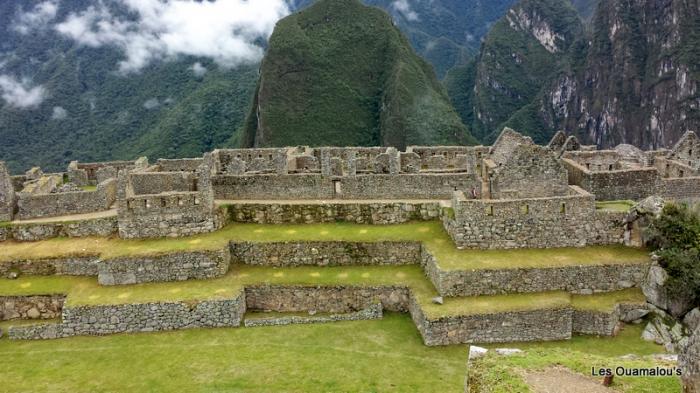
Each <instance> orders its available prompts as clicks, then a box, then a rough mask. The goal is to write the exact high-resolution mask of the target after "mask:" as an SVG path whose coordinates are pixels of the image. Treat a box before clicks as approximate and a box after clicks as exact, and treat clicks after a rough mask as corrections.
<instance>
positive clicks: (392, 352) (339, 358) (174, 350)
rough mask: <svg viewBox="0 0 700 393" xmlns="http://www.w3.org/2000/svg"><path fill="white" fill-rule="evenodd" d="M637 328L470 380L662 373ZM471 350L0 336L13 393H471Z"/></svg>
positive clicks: (363, 324) (392, 336) (306, 337)
mask: <svg viewBox="0 0 700 393" xmlns="http://www.w3.org/2000/svg"><path fill="white" fill-rule="evenodd" d="M642 328H643V325H637V326H634V325H631V326H627V327H626V328H625V329H623V330H622V332H621V333H620V335H618V336H617V337H612V338H607V337H606V338H598V337H594V336H575V337H574V338H572V339H571V340H568V341H556V342H544V343H513V344H494V345H489V346H488V347H491V348H499V347H500V348H503V347H509V348H513V347H517V348H521V349H523V350H525V351H526V352H525V354H524V355H518V356H513V357H507V358H506V357H492V356H489V357H487V358H485V359H484V360H483V361H481V362H478V363H474V366H473V369H472V371H471V375H472V376H476V377H479V378H480V379H479V381H480V382H482V383H487V384H488V385H489V387H490V389H491V391H493V392H526V391H528V390H526V389H527V388H526V387H524V385H523V383H522V380H521V378H520V377H519V374H518V372H519V370H524V369H531V370H537V369H543V368H546V367H548V366H550V365H556V364H560V365H564V366H566V367H569V368H570V369H572V370H575V371H577V372H579V373H582V374H584V375H585V374H586V373H590V367H591V366H614V365H620V364H622V365H636V366H643V367H653V366H655V365H657V364H658V361H656V360H653V359H652V358H651V357H646V356H645V357H642V358H640V359H639V360H633V361H629V360H622V359H620V358H619V356H621V355H625V354H629V353H633V354H636V355H639V356H644V355H649V354H652V353H662V352H663V349H662V348H661V347H660V346H657V345H655V344H653V343H648V342H645V341H642V340H641V339H640V338H639V336H640V335H641V330H642ZM466 356H467V346H466V345H452V346H444V347H427V346H425V345H423V342H422V341H421V338H420V336H419V334H418V332H417V330H416V329H415V326H414V325H413V322H412V321H411V320H410V318H409V317H408V316H407V315H405V314H394V313H387V314H385V316H384V318H383V319H381V320H372V321H355V322H337V323H332V324H316V325H289V326H275V327H256V328H236V329H227V328H223V329H192V330H182V331H175V332H161V333H141V334H129V335H127V334H120V335H112V336H105V337H74V338H67V339H60V340H48V341H9V340H7V339H5V338H3V339H0V358H2V359H11V361H4V362H0V378H1V379H2V381H3V384H2V385H1V386H2V388H1V389H0V390H2V391H3V392H27V391H52V392H127V391H129V392H131V391H149V392H190V391H193V392H270V391H275V392H330V391H333V392H343V391H353V392H356V391H363V392H386V391H391V392H461V391H462V388H463V380H464V375H465V371H466V365H465V363H466ZM615 382H616V385H617V389H618V390H621V391H625V392H678V391H680V385H679V382H678V379H677V378H629V377H628V378H617V377H616V379H615Z"/></svg>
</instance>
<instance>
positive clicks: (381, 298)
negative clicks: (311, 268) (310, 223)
mask: <svg viewBox="0 0 700 393" xmlns="http://www.w3.org/2000/svg"><path fill="white" fill-rule="evenodd" d="M245 293H246V297H245V298H246V305H247V308H248V310H251V311H254V310H259V311H277V312H305V311H316V312H326V313H349V312H355V311H360V310H363V309H366V308H368V307H370V306H371V305H373V304H376V303H377V302H379V303H381V305H382V308H383V309H384V310H388V311H399V312H406V311H408V303H409V290H408V288H406V287H394V286H385V287H359V286H358V287H355V286H332V287H331V286H271V285H270V286H251V287H247V288H246V289H245Z"/></svg>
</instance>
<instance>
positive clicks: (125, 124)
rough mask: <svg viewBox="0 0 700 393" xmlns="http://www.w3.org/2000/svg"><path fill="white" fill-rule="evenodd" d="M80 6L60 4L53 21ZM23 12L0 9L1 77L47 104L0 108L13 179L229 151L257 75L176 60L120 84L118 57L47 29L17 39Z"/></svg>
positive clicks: (1, 137)
mask: <svg viewBox="0 0 700 393" xmlns="http://www.w3.org/2000/svg"><path fill="white" fill-rule="evenodd" d="M86 6H87V5H86V4H81V3H80V2H75V3H73V2H71V3H69V2H61V3H60V8H59V10H60V15H59V16H58V18H62V17H64V16H65V15H66V14H67V13H69V12H76V11H78V10H82V9H84V7H86ZM29 8H30V7H29V6H28V5H25V6H24V9H29ZM21 9H23V8H22V7H20V3H19V2H15V1H10V2H3V4H2V5H0V14H2V15H3V22H6V23H4V24H3V25H2V27H0V36H2V37H3V38H4V42H3V44H2V45H1V49H0V60H2V62H0V64H2V67H0V74H3V75H10V76H13V77H15V78H28V79H29V80H31V84H32V85H33V86H39V85H41V86H43V87H44V88H45V90H46V92H47V97H46V99H45V100H44V101H43V102H42V103H41V105H40V106H38V107H37V108H28V109H27V108H24V109H20V108H15V107H12V106H10V105H9V104H6V103H5V102H4V101H2V99H0V141H1V143H0V160H5V161H7V163H8V165H9V167H10V170H11V171H12V172H15V173H17V172H21V171H24V170H26V169H28V168H29V167H31V166H33V165H40V166H42V167H43V168H44V169H45V170H65V167H66V165H67V164H68V162H70V161H71V160H76V159H77V160H81V161H98V160H109V159H129V158H134V157H138V156H139V155H148V156H150V157H152V158H159V157H166V158H174V157H188V156H189V157H191V156H198V155H201V154H202V152H204V151H207V150H212V149H213V148H215V147H221V146H226V145H227V142H228V141H229V139H230V138H231V137H232V136H233V135H234V132H235V130H236V129H237V128H239V127H240V126H241V124H242V122H243V120H244V118H245V115H246V113H247V111H248V107H249V103H250V97H251V96H252V94H253V91H254V88H255V78H256V75H257V72H256V71H257V69H256V67H255V66H245V67H239V68H236V69H220V68H219V67H218V66H217V65H216V64H214V63H213V62H210V61H207V60H206V59H201V58H192V57H183V58H180V59H177V60H174V61H164V62H158V63H154V64H153V65H151V66H149V67H146V68H145V69H144V70H142V71H141V72H139V73H133V74H129V75H121V74H118V73H117V72H116V70H117V63H118V62H119V61H120V60H122V59H123V55H122V53H121V52H120V50H119V49H116V48H113V47H108V46H105V47H101V48H90V47H84V46H80V45H77V44H75V43H74V42H72V41H70V40H68V39H65V38H62V37H61V36H59V35H58V34H57V33H56V32H55V31H53V30H52V29H40V30H37V31H33V32H32V34H27V35H23V34H20V33H18V32H17V31H15V30H14V29H13V20H14V19H13V18H14V17H15V15H16V14H17V12H18V10H21ZM118 10H119V9H118V8H115V12H117V11H118ZM195 62H200V63H201V64H203V66H204V67H206V68H207V70H208V72H206V74H204V75H202V76H201V77H200V76H197V75H195V74H194V73H193V71H192V70H191V69H190V68H191V66H192V64H194V63H195ZM55 108H59V109H58V111H59V114H61V115H62V116H56V112H55V111H56V109H55Z"/></svg>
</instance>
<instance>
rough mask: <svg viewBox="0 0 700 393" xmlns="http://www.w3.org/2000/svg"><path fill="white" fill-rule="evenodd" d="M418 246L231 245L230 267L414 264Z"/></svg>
mask: <svg viewBox="0 0 700 393" xmlns="http://www.w3.org/2000/svg"><path fill="white" fill-rule="evenodd" d="M420 249H421V244H420V243H419V242H408V241H407V242H388V241H386V242H344V241H335V242H318V241H314V242H277V243H251V242H241V243H236V242H231V256H232V260H233V262H234V263H244V264H247V265H261V266H278V267H282V266H304V265H314V266H353V265H406V264H418V262H419V260H420Z"/></svg>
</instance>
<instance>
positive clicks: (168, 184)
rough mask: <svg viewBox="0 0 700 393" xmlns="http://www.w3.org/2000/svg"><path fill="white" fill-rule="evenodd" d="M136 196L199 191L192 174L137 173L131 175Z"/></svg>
mask: <svg viewBox="0 0 700 393" xmlns="http://www.w3.org/2000/svg"><path fill="white" fill-rule="evenodd" d="M131 185H132V187H133V190H134V194H135V195H149V194H161V193H164V192H171V191H175V192H180V191H184V192H190V191H197V179H196V177H195V175H194V173H191V172H137V173H132V174H131Z"/></svg>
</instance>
